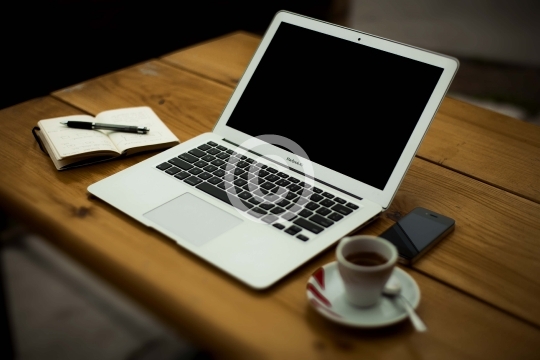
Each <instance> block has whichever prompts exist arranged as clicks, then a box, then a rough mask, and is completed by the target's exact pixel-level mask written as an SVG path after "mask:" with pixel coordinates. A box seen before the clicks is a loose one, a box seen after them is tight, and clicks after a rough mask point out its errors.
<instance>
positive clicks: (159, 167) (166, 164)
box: [156, 162, 172, 170]
mask: <svg viewBox="0 0 540 360" xmlns="http://www.w3.org/2000/svg"><path fill="white" fill-rule="evenodd" d="M171 166H172V165H171V164H169V163H166V162H165V163H163V164H159V165H158V166H156V167H157V168H158V169H159V170H167V169H168V168H170V167H171Z"/></svg>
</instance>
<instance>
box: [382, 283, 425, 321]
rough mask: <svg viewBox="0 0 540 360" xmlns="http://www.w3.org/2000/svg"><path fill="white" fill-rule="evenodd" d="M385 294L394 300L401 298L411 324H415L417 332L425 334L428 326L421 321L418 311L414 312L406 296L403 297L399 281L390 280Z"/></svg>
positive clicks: (385, 287) (385, 288) (384, 291)
mask: <svg viewBox="0 0 540 360" xmlns="http://www.w3.org/2000/svg"><path fill="white" fill-rule="evenodd" d="M383 294H384V295H386V296H388V297H391V298H393V299H395V298H399V299H400V300H401V303H402V304H403V307H404V308H405V311H407V314H408V315H409V319H410V320H411V323H412V324H413V326H414V328H415V329H416V331H419V332H424V331H426V330H427V327H426V325H425V324H424V322H423V321H422V319H420V317H419V316H418V314H416V311H414V309H413V307H412V305H411V304H410V303H409V301H408V300H407V299H406V298H405V296H403V295H401V283H400V282H399V281H397V280H395V279H393V278H392V279H390V281H388V282H387V283H386V285H385V286H384V290H383Z"/></svg>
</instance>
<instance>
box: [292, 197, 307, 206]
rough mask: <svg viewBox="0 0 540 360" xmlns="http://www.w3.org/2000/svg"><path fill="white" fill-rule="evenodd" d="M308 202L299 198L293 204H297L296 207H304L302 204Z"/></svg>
mask: <svg viewBox="0 0 540 360" xmlns="http://www.w3.org/2000/svg"><path fill="white" fill-rule="evenodd" d="M308 201H309V200H308V199H306V198H303V197H301V198H299V199H297V200H296V201H295V203H296V204H298V205H304V204H305V203H307V202H308Z"/></svg>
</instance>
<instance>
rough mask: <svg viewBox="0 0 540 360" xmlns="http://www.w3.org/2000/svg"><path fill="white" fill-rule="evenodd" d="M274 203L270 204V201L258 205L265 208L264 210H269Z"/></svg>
mask: <svg viewBox="0 0 540 360" xmlns="http://www.w3.org/2000/svg"><path fill="white" fill-rule="evenodd" d="M274 206H275V205H274V204H271V203H264V204H260V205H259V207H261V208H263V209H265V210H270V209H271V208H273V207H274Z"/></svg>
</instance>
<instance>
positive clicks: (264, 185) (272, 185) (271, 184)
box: [260, 181, 276, 190]
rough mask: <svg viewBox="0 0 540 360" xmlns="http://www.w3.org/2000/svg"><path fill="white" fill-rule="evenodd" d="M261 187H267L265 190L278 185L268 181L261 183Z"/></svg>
mask: <svg viewBox="0 0 540 360" xmlns="http://www.w3.org/2000/svg"><path fill="white" fill-rule="evenodd" d="M260 186H261V188H263V189H265V190H272V189H273V188H275V187H276V185H274V184H273V183H271V182H269V181H267V182H265V183H263V184H262V185H260Z"/></svg>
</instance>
